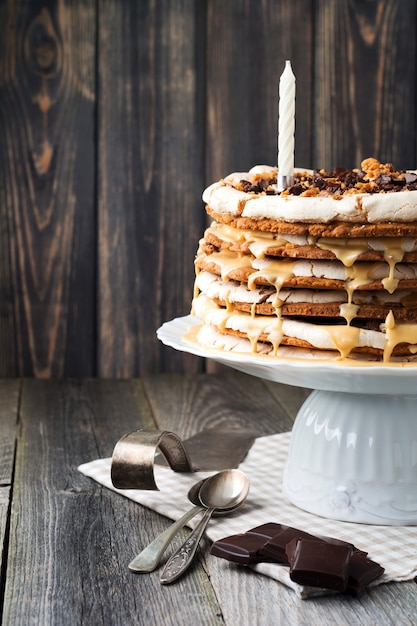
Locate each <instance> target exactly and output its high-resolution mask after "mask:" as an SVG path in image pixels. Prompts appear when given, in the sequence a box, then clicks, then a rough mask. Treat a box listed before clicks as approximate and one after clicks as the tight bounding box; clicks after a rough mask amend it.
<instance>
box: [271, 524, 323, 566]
mask: <svg viewBox="0 0 417 626" xmlns="http://www.w3.org/2000/svg"><path fill="white" fill-rule="evenodd" d="M293 539H311V541H317V537H314V535H310V533H306V532H304V531H303V530H299V529H298V528H292V526H284V525H281V529H280V531H279V532H278V533H277V534H276V535H274V536H273V537H272V539H270V540H269V541H268V542H267V543H265V545H264V546H263V547H262V548H261V550H260V555H261V556H264V557H267V558H268V559H273V560H274V561H277V562H278V563H285V564H286V565H288V564H289V561H288V557H287V555H286V552H285V549H286V547H287V544H289V543H290V542H291V541H292V540H293Z"/></svg>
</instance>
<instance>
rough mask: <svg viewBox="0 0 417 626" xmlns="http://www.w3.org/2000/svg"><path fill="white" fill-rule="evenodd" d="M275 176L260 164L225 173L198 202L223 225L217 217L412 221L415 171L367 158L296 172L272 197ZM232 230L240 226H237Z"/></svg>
mask: <svg viewBox="0 0 417 626" xmlns="http://www.w3.org/2000/svg"><path fill="white" fill-rule="evenodd" d="M276 175H277V170H276V169H275V168H271V167H270V166H266V165H265V166H262V165H261V166H256V167H255V168H252V169H251V170H250V171H249V172H237V173H234V174H230V175H229V176H227V177H226V178H224V179H222V180H220V181H218V182H215V183H213V184H212V185H210V186H209V187H207V189H205V191H204V193H203V200H204V202H205V203H206V204H207V205H208V207H209V208H210V212H212V214H215V215H217V216H220V221H225V220H223V219H222V218H221V216H223V215H224V216H229V218H230V217H234V218H236V217H240V218H247V219H248V220H253V221H254V222H255V223H256V222H258V221H262V220H271V221H274V222H286V223H287V224H297V223H300V224H305V223H312V224H331V223H333V222H342V223H347V224H352V223H353V224H354V223H357V224H362V225H363V224H365V225H366V224H369V225H376V224H383V223H389V222H393V223H396V224H399V225H404V224H405V225H407V224H410V223H412V222H417V191H416V189H417V186H416V181H417V176H416V174H415V172H395V171H394V169H393V168H392V166H390V165H382V164H380V163H379V162H378V161H376V160H375V159H367V160H366V161H363V162H362V169H361V170H350V171H349V170H341V169H339V170H337V171H335V172H331V173H329V174H327V173H326V172H324V171H323V170H320V172H311V171H309V170H298V171H296V172H295V174H294V179H295V184H294V186H293V187H292V188H290V189H288V190H286V191H285V192H283V193H277V190H276V184H275V182H274V181H276ZM226 221H227V218H226ZM238 227H240V228H246V227H244V226H243V225H241V224H239V226H238ZM415 227H416V225H414V228H415ZM264 229H265V228H261V229H260V230H264ZM249 230H257V228H252V227H249ZM266 230H269V229H268V228H267V229H266ZM335 236H337V235H335ZM366 236H368V235H366ZM411 236H412V235H411Z"/></svg>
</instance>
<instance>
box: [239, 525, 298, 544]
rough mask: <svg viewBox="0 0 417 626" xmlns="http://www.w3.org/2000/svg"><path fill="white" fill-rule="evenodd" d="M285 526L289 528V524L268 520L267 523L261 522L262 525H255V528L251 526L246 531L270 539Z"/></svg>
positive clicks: (266, 539)
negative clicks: (284, 524)
mask: <svg viewBox="0 0 417 626" xmlns="http://www.w3.org/2000/svg"><path fill="white" fill-rule="evenodd" d="M283 528H288V527H287V526H283V525H282V524H277V523H276V522H267V523H266V524H261V525H260V526H255V528H251V529H250V530H248V531H246V532H247V534H248V535H249V534H250V535H259V536H260V537H263V538H264V539H265V541H269V540H270V539H272V537H274V536H275V535H277V534H278V533H279V532H281V530H282V529H283Z"/></svg>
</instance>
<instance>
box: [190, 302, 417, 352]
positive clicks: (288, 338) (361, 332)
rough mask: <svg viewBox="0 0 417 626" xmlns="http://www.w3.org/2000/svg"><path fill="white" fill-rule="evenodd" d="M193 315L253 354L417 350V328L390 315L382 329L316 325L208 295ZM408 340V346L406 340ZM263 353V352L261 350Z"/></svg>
mask: <svg viewBox="0 0 417 626" xmlns="http://www.w3.org/2000/svg"><path fill="white" fill-rule="evenodd" d="M192 313H193V315H196V316H197V317H198V318H200V319H201V320H202V321H203V323H204V324H206V325H208V326H212V327H213V328H214V329H215V330H216V331H217V332H220V333H223V334H231V335H237V336H238V337H242V338H246V339H248V340H249V341H250V343H251V346H252V351H253V352H254V353H257V352H258V350H259V346H262V345H263V344H265V343H267V344H270V349H269V352H271V351H272V353H273V354H276V353H277V350H278V348H279V346H280V345H292V346H295V347H301V348H308V349H310V348H315V349H319V350H331V351H336V352H338V353H339V354H340V356H341V357H342V358H343V357H347V356H348V355H349V354H350V353H351V352H361V351H362V352H367V353H370V354H376V355H383V357H384V360H389V358H390V357H391V354H396V355H408V354H410V355H412V354H415V353H416V351H417V325H415V324H404V325H395V324H393V323H392V320H391V317H390V315H389V316H388V319H387V322H386V323H385V324H384V325H381V329H380V330H371V329H368V328H361V327H358V326H348V325H341V324H325V325H322V324H314V323H307V322H302V321H298V320H292V319H286V318H284V317H281V316H277V317H275V318H271V317H269V316H262V315H257V316H251V315H249V314H247V313H242V312H240V311H235V310H233V311H231V312H230V311H228V310H227V309H224V308H222V307H220V306H218V305H217V304H216V303H215V302H214V301H213V300H211V299H209V298H207V297H206V296H205V295H200V296H198V297H196V298H194V300H193V305H192ZM405 337H407V343H405V341H404V339H405ZM261 351H262V349H261Z"/></svg>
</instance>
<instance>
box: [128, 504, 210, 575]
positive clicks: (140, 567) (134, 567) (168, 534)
mask: <svg viewBox="0 0 417 626" xmlns="http://www.w3.org/2000/svg"><path fill="white" fill-rule="evenodd" d="M202 510H203V507H201V506H195V507H193V508H192V509H190V510H189V511H187V513H185V514H184V515H183V516H182V517H181V518H180V519H179V520H177V521H176V522H174V524H171V526H169V528H167V529H166V530H165V531H164V532H163V533H161V534H160V535H159V536H158V537H157V538H156V539H154V540H153V541H152V543H150V544H149V545H148V546H147V547H146V548H145V549H144V550H142V552H141V553H140V554H138V555H137V556H135V558H134V559H133V561H131V562H130V563H129V566H128V567H129V569H130V570H131V571H132V572H153V570H154V569H155V568H156V567H157V565H158V563H159V561H160V559H161V556H162V555H163V553H164V552H165V550H166V548H167V547H168V546H169V544H170V543H171V541H172V540H173V539H174V537H175V535H176V534H177V533H178V532H179V531H180V530H181V528H182V527H183V526H185V524H186V523H187V522H188V521H190V519H192V518H193V517H194V516H195V515H197V513H199V512H200V511H202Z"/></svg>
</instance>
